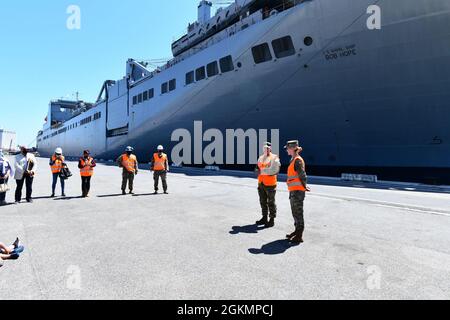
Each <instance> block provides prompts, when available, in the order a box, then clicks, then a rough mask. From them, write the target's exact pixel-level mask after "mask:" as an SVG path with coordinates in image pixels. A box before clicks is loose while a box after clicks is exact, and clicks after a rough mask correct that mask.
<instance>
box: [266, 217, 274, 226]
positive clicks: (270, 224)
mask: <svg viewBox="0 0 450 320" xmlns="http://www.w3.org/2000/svg"><path fill="white" fill-rule="evenodd" d="M265 226H266V228H272V227H273V226H275V218H270V220H269V221H268V222H267V223H266V224H265Z"/></svg>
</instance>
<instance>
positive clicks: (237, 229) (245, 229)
mask: <svg viewBox="0 0 450 320" xmlns="http://www.w3.org/2000/svg"><path fill="white" fill-rule="evenodd" d="M264 229H265V227H264V226H258V225H256V224H249V225H246V226H233V227H231V231H230V234H239V233H258V231H261V230H264Z"/></svg>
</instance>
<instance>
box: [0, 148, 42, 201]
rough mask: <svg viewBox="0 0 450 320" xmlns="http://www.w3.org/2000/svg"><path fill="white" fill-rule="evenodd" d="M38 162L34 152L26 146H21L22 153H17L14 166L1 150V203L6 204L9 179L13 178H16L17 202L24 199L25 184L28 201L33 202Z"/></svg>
mask: <svg viewBox="0 0 450 320" xmlns="http://www.w3.org/2000/svg"><path fill="white" fill-rule="evenodd" d="M36 168H37V162H36V158H35V156H34V155H33V154H32V153H29V152H28V149H27V148H26V147H21V148H20V153H19V154H18V155H16V158H15V163H14V166H12V165H11V163H10V161H9V160H8V159H7V158H6V156H5V155H4V154H3V152H1V151H0V205H5V204H6V201H5V200H6V192H7V191H8V190H9V187H8V181H9V180H10V179H11V178H14V179H15V180H16V191H15V202H16V203H19V202H20V201H21V200H22V191H23V187H24V185H25V188H26V194H25V199H26V201H27V202H33V198H32V193H33V180H34V175H35V173H36Z"/></svg>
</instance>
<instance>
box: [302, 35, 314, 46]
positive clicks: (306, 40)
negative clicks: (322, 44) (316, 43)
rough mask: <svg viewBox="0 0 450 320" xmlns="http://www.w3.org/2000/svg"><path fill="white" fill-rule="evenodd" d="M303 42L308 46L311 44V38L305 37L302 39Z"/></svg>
mask: <svg viewBox="0 0 450 320" xmlns="http://www.w3.org/2000/svg"><path fill="white" fill-rule="evenodd" d="M303 43H304V44H305V46H307V47H309V46H310V45H312V44H313V38H311V37H305V39H304V40H303Z"/></svg>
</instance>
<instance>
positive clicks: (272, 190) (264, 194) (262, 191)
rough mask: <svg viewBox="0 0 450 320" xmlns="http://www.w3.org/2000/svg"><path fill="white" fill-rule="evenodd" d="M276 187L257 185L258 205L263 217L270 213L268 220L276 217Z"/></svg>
mask: <svg viewBox="0 0 450 320" xmlns="http://www.w3.org/2000/svg"><path fill="white" fill-rule="evenodd" d="M276 193H277V188H276V187H267V186H265V185H264V184H262V183H260V184H259V185H258V194H259V203H260V204H261V210H262V215H263V217H267V216H268V215H269V212H270V218H276V217H277V205H276V204H275V195H276Z"/></svg>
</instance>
